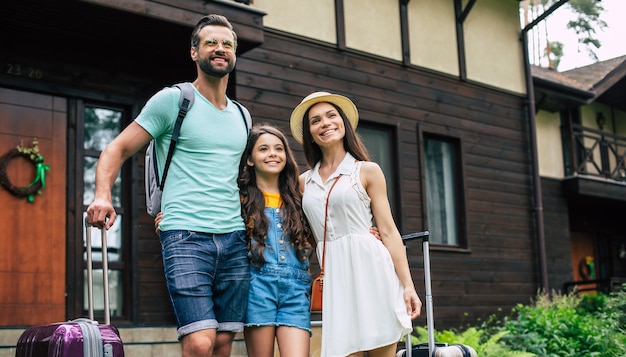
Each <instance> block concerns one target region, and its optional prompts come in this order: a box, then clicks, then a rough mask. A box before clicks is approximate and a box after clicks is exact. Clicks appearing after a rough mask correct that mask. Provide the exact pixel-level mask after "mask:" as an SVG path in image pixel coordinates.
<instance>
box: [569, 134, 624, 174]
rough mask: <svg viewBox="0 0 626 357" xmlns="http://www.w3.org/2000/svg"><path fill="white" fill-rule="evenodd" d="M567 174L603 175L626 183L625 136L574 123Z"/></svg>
mask: <svg viewBox="0 0 626 357" xmlns="http://www.w3.org/2000/svg"><path fill="white" fill-rule="evenodd" d="M571 133H572V135H571V137H572V141H571V142H572V143H573V144H574V145H571V147H570V149H571V152H570V157H573V158H574V160H571V161H570V160H568V161H570V162H573V165H572V164H570V165H566V166H567V169H568V170H567V171H568V175H585V176H593V177H600V178H604V179H608V180H614V181H618V182H626V137H623V136H619V135H614V134H610V133H607V132H605V131H602V130H597V129H592V128H587V127H583V126H581V125H576V124H573V125H572V131H571Z"/></svg>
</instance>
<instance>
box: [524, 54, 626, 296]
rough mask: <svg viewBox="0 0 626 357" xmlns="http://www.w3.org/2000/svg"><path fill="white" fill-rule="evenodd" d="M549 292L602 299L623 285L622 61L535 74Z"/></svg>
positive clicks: (625, 107) (625, 84) (625, 124)
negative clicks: (588, 294)
mask: <svg viewBox="0 0 626 357" xmlns="http://www.w3.org/2000/svg"><path fill="white" fill-rule="evenodd" d="M532 74H533V80H534V91H535V96H534V97H535V101H536V110H537V114H536V116H537V136H538V140H537V142H538V153H539V155H538V156H539V171H540V173H541V187H542V193H543V208H544V209H543V212H544V214H543V216H544V222H545V241H546V252H547V253H546V256H547V261H548V267H549V269H550V271H549V281H550V286H551V287H552V288H555V289H559V288H561V290H562V291H565V292H571V291H580V292H589V291H602V292H604V293H608V292H611V291H614V290H617V289H621V288H622V284H624V283H626V227H625V226H624V222H623V221H622V219H623V218H622V216H623V212H624V211H625V210H626V95H625V93H626V56H621V57H617V58H614V59H610V60H606V61H602V62H598V63H595V64H592V65H589V66H585V67H581V68H576V69H572V70H568V71H565V72H560V73H559V72H555V71H553V70H550V69H545V68H540V67H534V68H533V69H532Z"/></svg>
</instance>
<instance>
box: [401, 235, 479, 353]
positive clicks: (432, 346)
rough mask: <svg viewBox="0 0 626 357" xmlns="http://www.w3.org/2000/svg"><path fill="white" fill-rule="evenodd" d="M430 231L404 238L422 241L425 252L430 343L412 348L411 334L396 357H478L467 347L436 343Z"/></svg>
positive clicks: (427, 317)
mask: <svg viewBox="0 0 626 357" xmlns="http://www.w3.org/2000/svg"><path fill="white" fill-rule="evenodd" d="M429 236H430V233H429V232H428V231H424V232H418V233H411V234H407V235H404V236H402V240H404V241H408V240H412V239H422V249H423V251H424V287H425V288H426V297H425V298H426V325H427V328H428V343H424V344H419V345H417V346H411V334H410V333H409V334H408V335H407V336H406V340H405V344H406V346H405V349H402V350H399V351H398V352H397V353H396V357H477V354H476V351H475V350H474V349H473V348H472V347H470V346H466V345H462V344H451V345H448V344H447V343H435V321H434V320H435V319H434V314H433V294H432V288H431V278H430V247H429V244H428V240H429Z"/></svg>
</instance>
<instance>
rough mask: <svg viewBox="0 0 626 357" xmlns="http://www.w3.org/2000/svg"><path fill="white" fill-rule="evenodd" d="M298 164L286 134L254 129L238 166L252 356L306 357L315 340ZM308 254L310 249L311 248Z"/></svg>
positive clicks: (247, 324)
mask: <svg viewBox="0 0 626 357" xmlns="http://www.w3.org/2000/svg"><path fill="white" fill-rule="evenodd" d="M298 176H299V171H298V166H297V164H296V162H295V160H294V157H293V154H292V152H291V150H290V148H289V146H288V143H287V139H286V137H285V135H284V134H283V133H282V132H281V131H280V130H279V129H277V128H276V127H273V126H270V125H267V124H266V125H255V126H254V127H253V128H252V131H251V132H250V136H249V138H248V144H247V146H246V149H245V151H244V154H243V156H242V158H241V164H240V166H239V180H238V183H239V190H240V194H241V214H242V216H243V217H244V219H245V220H246V222H247V233H248V252H249V253H248V256H249V257H250V262H251V264H250V265H251V271H250V294H249V295H248V312H247V315H246V316H247V317H246V322H245V325H244V337H245V341H246V348H247V351H248V356H252V357H272V356H273V355H274V340H276V342H277V344H278V350H279V352H280V355H281V356H290V357H291V356H295V357H308V356H309V344H310V336H311V321H310V312H309V290H310V288H311V275H310V273H309V261H308V259H307V248H309V247H310V244H309V243H310V242H309V239H312V238H311V233H310V229H309V227H308V225H307V221H306V218H305V216H304V213H303V212H302V208H301V197H302V195H301V193H300V191H299V189H298ZM309 251H310V249H309Z"/></svg>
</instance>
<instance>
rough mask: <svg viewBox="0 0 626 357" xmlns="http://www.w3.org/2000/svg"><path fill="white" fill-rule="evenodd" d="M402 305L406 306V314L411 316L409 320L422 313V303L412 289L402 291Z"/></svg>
mask: <svg viewBox="0 0 626 357" xmlns="http://www.w3.org/2000/svg"><path fill="white" fill-rule="evenodd" d="M404 303H405V304H406V312H407V314H409V316H411V320H415V319H416V318H417V317H419V316H420V314H421V313H422V301H421V300H420V298H419V296H417V292H416V291H415V289H414V288H405V289H404Z"/></svg>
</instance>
